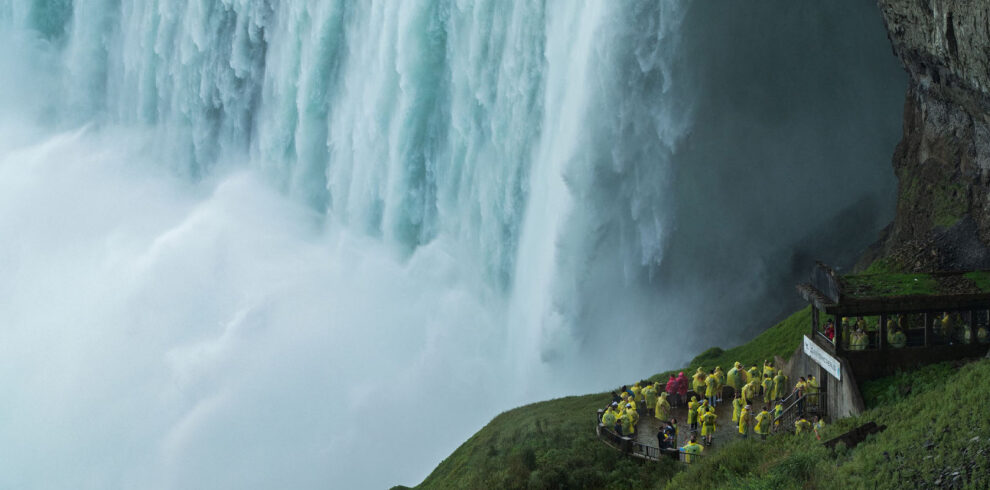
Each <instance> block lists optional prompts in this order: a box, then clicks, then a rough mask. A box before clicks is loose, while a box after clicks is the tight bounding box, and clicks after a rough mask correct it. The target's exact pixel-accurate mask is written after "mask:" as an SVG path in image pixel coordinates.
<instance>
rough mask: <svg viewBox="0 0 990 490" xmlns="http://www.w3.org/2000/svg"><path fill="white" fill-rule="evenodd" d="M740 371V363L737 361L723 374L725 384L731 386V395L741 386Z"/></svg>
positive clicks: (736, 393)
mask: <svg viewBox="0 0 990 490" xmlns="http://www.w3.org/2000/svg"><path fill="white" fill-rule="evenodd" d="M740 371H742V365H741V364H739V363H738V362H737V363H736V364H735V365H734V366H732V369H730V370H729V372H728V373H727V374H726V375H725V385H726V386H729V387H730V388H732V396H736V395H738V394H739V390H741V389H742V387H743V383H742V378H740V375H741V374H742V373H740Z"/></svg>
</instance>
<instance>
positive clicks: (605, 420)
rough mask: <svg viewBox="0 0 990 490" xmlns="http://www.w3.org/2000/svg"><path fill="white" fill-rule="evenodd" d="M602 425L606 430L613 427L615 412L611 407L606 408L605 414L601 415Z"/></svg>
mask: <svg viewBox="0 0 990 490" xmlns="http://www.w3.org/2000/svg"><path fill="white" fill-rule="evenodd" d="M602 425H603V426H605V428H606V429H608V430H612V429H613V428H614V427H615V411H614V410H612V407H611V406H610V407H608V408H606V409H605V413H603V414H602Z"/></svg>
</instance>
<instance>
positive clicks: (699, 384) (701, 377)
mask: <svg viewBox="0 0 990 490" xmlns="http://www.w3.org/2000/svg"><path fill="white" fill-rule="evenodd" d="M706 377H707V375H705V371H703V370H702V369H701V368H698V370H697V371H696V372H695V373H694V377H693V378H692V379H693V381H694V382H693V384H692V387H693V388H694V392H695V393H697V394H698V396H705V378H706Z"/></svg>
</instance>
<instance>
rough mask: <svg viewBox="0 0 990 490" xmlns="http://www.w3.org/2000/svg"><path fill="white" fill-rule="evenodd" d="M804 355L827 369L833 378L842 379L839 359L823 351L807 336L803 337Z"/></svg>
mask: <svg viewBox="0 0 990 490" xmlns="http://www.w3.org/2000/svg"><path fill="white" fill-rule="evenodd" d="M804 355H806V356H808V357H810V358H812V359H814V360H815V362H817V363H818V365H819V366H821V367H822V368H824V369H825V370H826V371H828V373H829V374H831V375H832V376H835V379H837V380H839V381H842V376H841V374H842V373H841V372H840V370H839V368H840V366H841V364H839V360H838V359H836V358H834V357H832V356H831V355H829V353H828V352H825V350H824V349H822V348H821V347H819V346H818V344H816V343H815V341H813V340H811V339H809V338H808V337H807V336H805V337H804Z"/></svg>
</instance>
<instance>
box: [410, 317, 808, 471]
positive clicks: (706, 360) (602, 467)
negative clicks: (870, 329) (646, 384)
mask: <svg viewBox="0 0 990 490" xmlns="http://www.w3.org/2000/svg"><path fill="white" fill-rule="evenodd" d="M810 324H811V308H810V307H809V308H804V309H802V310H800V311H798V312H797V313H795V314H793V315H791V316H790V317H788V318H787V319H786V320H784V321H782V322H780V323H778V324H777V325H774V326H773V327H771V328H769V329H767V330H766V331H765V332H763V333H762V334H760V335H759V336H757V337H756V338H755V339H753V340H752V341H750V342H748V343H746V344H744V345H740V346H738V347H734V348H732V349H728V350H722V349H720V348H717V347H716V348H712V349H709V350H707V351H705V352H703V353H702V354H701V355H700V356H698V357H696V358H695V359H694V360H693V361H692V362H691V365H690V366H689V368H690V369H691V371H693V370H694V369H695V368H697V367H698V366H705V367H709V368H712V367H715V366H717V365H720V366H722V367H723V368H724V369H725V370H726V371H728V369H729V368H730V367H731V366H732V363H733V362H735V361H740V362H743V363H745V364H746V365H750V364H761V365H762V363H763V360H764V359H772V358H773V356H775V355H779V356H782V357H789V356H790V355H791V354H793V353H794V351H795V349H797V347H798V345H799V344H800V341H801V335H802V334H803V333H805V332H806V331H807V330H808V328H809V325H810ZM687 369H688V368H685V369H684V370H685V371H686V370H687ZM663 374H666V373H663ZM663 374H658V375H656V376H654V378H660V377H661V376H662V379H663V380H666V379H667V377H666V376H664V375H663ZM633 381H634V380H630V382H633ZM609 400H610V396H609V394H607V393H599V394H593V395H584V396H574V397H567V398H559V399H556V400H549V401H545V402H539V403H534V404H531V405H526V406H524V407H519V408H516V409H513V410H509V411H507V412H504V413H502V414H500V415H498V416H497V417H495V418H494V419H492V421H491V422H489V423H488V425H486V426H485V427H484V428H482V429H481V430H480V431H478V432H477V433H476V434H475V435H474V436H472V437H471V438H470V439H468V440H467V441H466V442H464V444H462V445H461V446H460V447H459V448H457V450H455V451H454V452H453V453H452V454H451V455H450V456H449V457H448V458H447V459H445V460H444V461H443V462H442V463H440V465H439V466H437V468H436V469H435V470H434V471H433V473H431V474H430V475H429V476H428V477H427V478H426V480H424V481H423V483H422V484H420V488H441V489H445V488H659V487H660V486H662V484H663V483H664V482H666V481H667V480H669V479H670V478H671V477H672V476H674V474H675V473H676V472H678V471H680V470H681V466H679V465H678V464H677V463H674V462H672V461H667V460H664V461H663V462H662V463H661V464H657V463H647V462H643V461H640V460H636V459H632V458H628V457H626V456H623V455H622V454H620V453H619V452H618V451H616V450H614V449H612V448H610V447H608V446H606V445H605V444H604V443H602V442H601V441H599V440H598V439H597V437H596V436H595V433H594V425H593V424H594V422H593V420H594V419H593V417H594V413H595V412H596V411H597V410H598V409H599V408H601V407H603V406H605V404H606V403H607V402H608V401H609Z"/></svg>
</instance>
